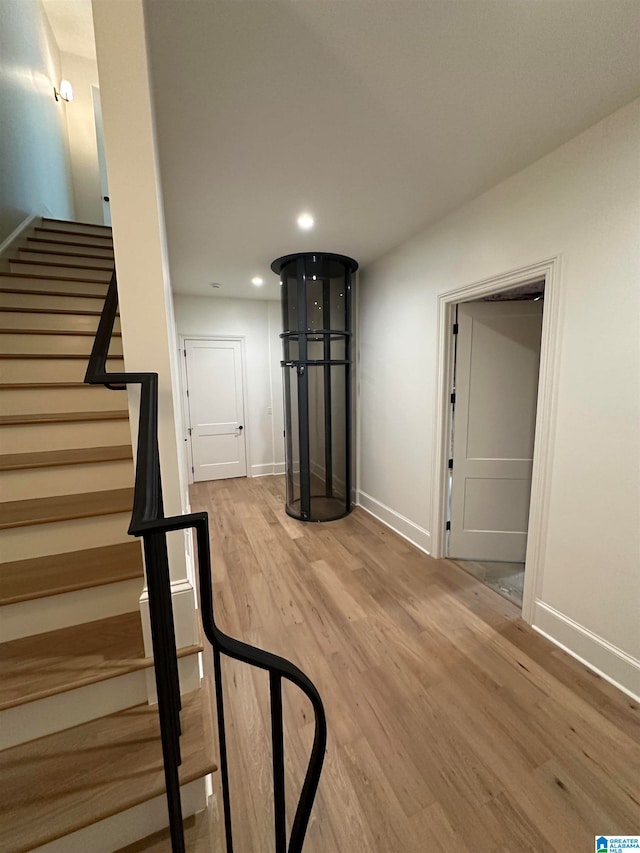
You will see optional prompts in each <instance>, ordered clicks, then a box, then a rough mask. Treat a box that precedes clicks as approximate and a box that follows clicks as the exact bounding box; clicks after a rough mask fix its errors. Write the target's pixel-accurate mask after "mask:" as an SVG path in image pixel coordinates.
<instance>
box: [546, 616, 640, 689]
mask: <svg viewBox="0 0 640 853" xmlns="http://www.w3.org/2000/svg"><path fill="white" fill-rule="evenodd" d="M532 625H533V628H534V629H535V630H536V631H538V633H540V634H542V635H543V636H544V637H546V638H547V639H548V640H550V641H551V642H552V643H554V645H556V646H559V647H560V648H561V649H563V650H564V651H565V652H567V654H570V655H571V657H574V658H576V660H579V661H580V663H582V664H584V665H585V666H586V667H587V668H588V669H590V670H592V671H593V672H595V673H596V674H597V675H599V676H600V677H601V678H604V680H605V681H608V682H609V683H610V684H613V686H614V687H617V688H618V690H622V692H623V693H626V694H627V695H628V696H631V697H632V698H633V699H635V701H636V702H640V661H639V660H637V659H636V658H634V657H632V656H631V655H629V654H627V653H626V652H624V651H622V649H619V648H618V647H617V646H614V645H613V643H609V642H608V641H607V640H605V639H603V638H602V637H599V636H598V635H597V634H594V633H593V631H589V629H588V628H584V627H583V626H582V625H580V624H579V623H578V622H574V620H573V619H570V618H569V617H568V616H565V615H564V613H560V611H559V610H556V609H555V608H553V607H551V606H550V605H548V604H545V603H544V602H543V601H540V600H536V602H535V607H534V615H533V623H532Z"/></svg>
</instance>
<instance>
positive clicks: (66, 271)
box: [9, 261, 113, 281]
mask: <svg viewBox="0 0 640 853" xmlns="http://www.w3.org/2000/svg"><path fill="white" fill-rule="evenodd" d="M9 272H17V273H23V274H26V275H51V276H57V277H59V278H70V279H78V278H81V279H82V278H86V279H87V280H89V281H109V279H110V278H111V273H112V272H113V271H112V270H96V269H86V268H82V267H74V266H69V265H67V264H60V265H57V264H56V266H54V265H53V264H34V263H32V262H29V261H27V262H26V263H22V262H19V261H9Z"/></svg>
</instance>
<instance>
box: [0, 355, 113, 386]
mask: <svg viewBox="0 0 640 853" xmlns="http://www.w3.org/2000/svg"><path fill="white" fill-rule="evenodd" d="M107 369H108V370H109V371H118V372H119V371H122V370H124V361H123V360H122V359H111V360H109V361H108V362H107ZM86 370H87V362H86V361H85V360H84V359H81V358H79V359H63V358H50V359H49V358H42V359H40V358H32V359H24V360H22V359H20V358H7V359H0V382H83V381H84V374H85V372H86Z"/></svg>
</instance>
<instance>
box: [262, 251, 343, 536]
mask: <svg viewBox="0 0 640 853" xmlns="http://www.w3.org/2000/svg"><path fill="white" fill-rule="evenodd" d="M271 269H272V270H273V271H274V272H275V273H277V274H278V275H279V276H280V283H281V285H282V326H283V332H282V335H281V336H280V337H281V338H282V343H283V361H282V362H281V364H282V368H283V384H284V415H285V456H286V475H287V498H286V501H287V503H286V510H287V513H288V514H289V515H291V516H293V517H294V518H298V519H301V520H303V521H333V520H335V519H337V518H342V517H343V516H345V515H347V513H349V512H350V511H351V343H352V332H351V296H352V277H353V273H354V272H355V271H356V270H357V269H358V264H357V263H356V261H354V260H353V259H352V258H347V257H345V256H344V255H334V254H330V253H326V252H306V253H301V254H296V255H286V256H285V257H282V258H278V259H277V260H275V261H274V262H273V263H272V264H271Z"/></svg>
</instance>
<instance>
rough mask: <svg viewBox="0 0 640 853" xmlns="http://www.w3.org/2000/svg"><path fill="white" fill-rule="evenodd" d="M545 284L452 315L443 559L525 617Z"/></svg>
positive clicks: (475, 303) (464, 304)
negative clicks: (447, 471)
mask: <svg viewBox="0 0 640 853" xmlns="http://www.w3.org/2000/svg"><path fill="white" fill-rule="evenodd" d="M544 286H545V283H544V280H542V281H534V282H528V283H526V284H524V285H520V286H516V287H514V288H509V289H507V290H503V291H499V292H497V293H492V294H488V295H486V296H483V297H481V298H480V299H477V300H471V301H468V302H460V303H458V304H457V305H456V308H455V310H456V322H455V323H454V325H453V329H452V333H453V335H454V338H455V340H454V364H453V388H452V393H451V427H452V430H451V456H450V458H449V514H448V515H449V517H448V519H447V537H446V540H447V541H446V554H447V556H448V558H449V559H450V560H452V561H454V562H456V563H457V564H458V565H459V566H461V567H462V568H464V569H465V570H466V571H468V572H470V573H471V574H473V575H474V576H475V577H477V578H478V579H479V580H481V581H482V582H483V583H485V584H486V585H487V586H489V587H491V588H492V589H494V590H495V591H496V592H498V593H500V594H501V595H503V596H504V597H506V598H508V599H509V600H510V601H512V602H513V603H514V604H517V605H518V606H519V607H522V597H523V593H524V574H525V556H526V548H527V531H528V525H529V501H530V494H531V476H532V470H533V450H534V439H535V424H536V407H537V406H536V404H537V395H538V374H539V367H540V347H541V337H542V320H543V305H544Z"/></svg>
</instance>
